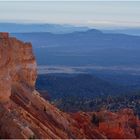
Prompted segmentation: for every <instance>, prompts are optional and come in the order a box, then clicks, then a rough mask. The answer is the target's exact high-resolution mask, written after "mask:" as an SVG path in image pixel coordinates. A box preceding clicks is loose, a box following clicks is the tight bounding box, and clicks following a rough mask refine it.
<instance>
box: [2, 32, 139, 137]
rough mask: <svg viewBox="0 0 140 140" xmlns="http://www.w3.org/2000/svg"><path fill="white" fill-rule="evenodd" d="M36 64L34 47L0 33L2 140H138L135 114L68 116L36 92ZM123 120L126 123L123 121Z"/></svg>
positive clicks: (137, 121) (126, 112)
mask: <svg viewBox="0 0 140 140" xmlns="http://www.w3.org/2000/svg"><path fill="white" fill-rule="evenodd" d="M36 68H37V66H36V61H35V57H34V55H33V52H32V45H31V44H30V43H24V42H21V41H19V40H17V39H16V38H12V37H9V34H8V33H0V138H13V139H15V138H27V139H28V138H47V139H49V138H51V139H52V138H55V139H56V138H129V137H130V138H136V137H137V138H139V137H140V136H139V132H140V122H139V119H137V118H136V117H135V116H134V114H133V112H131V111H129V110H125V111H122V112H121V113H122V114H123V115H122V116H121V117H120V114H119V113H118V114H117V113H116V114H115V113H111V112H108V111H106V112H98V113H96V115H97V116H98V117H99V118H101V120H100V122H99V125H98V126H96V125H95V124H94V123H93V122H92V121H91V120H92V115H93V113H84V112H78V113H75V114H67V113H64V112H61V111H60V110H59V109H57V108H56V107H54V106H53V105H51V104H50V103H49V102H48V101H46V100H44V99H43V98H42V97H41V96H40V94H39V93H38V92H37V91H36V90H35V81H36V77H37V70H36ZM122 120H123V121H122Z"/></svg>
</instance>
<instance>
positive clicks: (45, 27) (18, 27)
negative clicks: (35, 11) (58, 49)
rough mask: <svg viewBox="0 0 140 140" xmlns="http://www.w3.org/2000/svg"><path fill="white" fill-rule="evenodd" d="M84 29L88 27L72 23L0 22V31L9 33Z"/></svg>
mask: <svg viewBox="0 0 140 140" xmlns="http://www.w3.org/2000/svg"><path fill="white" fill-rule="evenodd" d="M86 30H89V28H88V27H84V26H81V27H80V26H74V25H60V24H16V23H0V31H1V32H10V33H27V32H51V33H71V32H74V31H86Z"/></svg>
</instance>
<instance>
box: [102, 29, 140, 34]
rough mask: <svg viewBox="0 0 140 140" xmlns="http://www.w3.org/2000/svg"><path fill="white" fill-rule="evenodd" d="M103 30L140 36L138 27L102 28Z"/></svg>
mask: <svg viewBox="0 0 140 140" xmlns="http://www.w3.org/2000/svg"><path fill="white" fill-rule="evenodd" d="M103 32H105V33H122V34H128V35H135V36H140V28H126V29H114V30H103Z"/></svg>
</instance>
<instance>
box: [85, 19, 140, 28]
mask: <svg viewBox="0 0 140 140" xmlns="http://www.w3.org/2000/svg"><path fill="white" fill-rule="evenodd" d="M87 24H88V25H90V26H122V27H140V22H134V21H114V20H112V21H109V20H89V21H87Z"/></svg>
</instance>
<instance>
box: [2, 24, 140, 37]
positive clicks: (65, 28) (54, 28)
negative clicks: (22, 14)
mask: <svg viewBox="0 0 140 140" xmlns="http://www.w3.org/2000/svg"><path fill="white" fill-rule="evenodd" d="M94 28H96V27H87V26H78V25H69V24H49V23H46V24H41V23H40V24H39V23H32V24H31V23H30V24H29V23H26V24H21V23H0V31H1V32H10V33H29V32H50V33H54V34H64V33H72V32H75V31H87V30H89V29H94ZM99 30H101V31H103V32H104V33H123V34H128V35H137V36H140V28H138V27H137V28H121V29H109V28H108V29H99Z"/></svg>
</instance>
